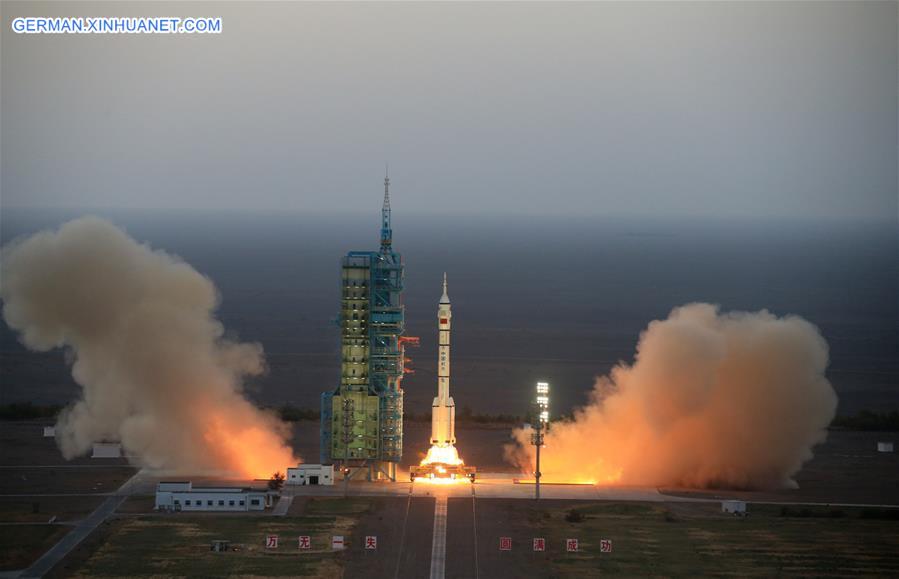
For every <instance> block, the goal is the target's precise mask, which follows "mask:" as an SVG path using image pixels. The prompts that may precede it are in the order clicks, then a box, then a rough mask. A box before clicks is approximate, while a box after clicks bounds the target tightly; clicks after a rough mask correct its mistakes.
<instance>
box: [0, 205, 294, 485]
mask: <svg viewBox="0 0 899 579" xmlns="http://www.w3.org/2000/svg"><path fill="white" fill-rule="evenodd" d="M0 297H2V299H3V317H4V319H5V320H6V323H7V324H8V325H9V326H10V328H12V329H14V330H17V331H18V332H19V333H20V335H21V340H22V342H23V343H24V344H25V345H26V346H27V347H28V348H30V349H32V350H37V351H48V350H51V349H53V348H58V347H63V348H66V349H67V350H68V351H69V353H70V355H71V356H70V359H71V360H72V376H73V377H74V379H75V381H76V382H77V383H78V384H79V385H80V386H81V388H82V397H81V399H80V400H78V401H77V402H75V404H73V405H72V406H70V407H69V408H67V409H66V410H64V411H63V413H62V414H61V415H60V418H59V423H58V424H57V442H58V444H59V446H60V449H61V450H62V453H63V455H64V456H65V457H66V458H72V457H75V456H79V455H82V454H85V453H86V452H88V451H89V450H90V448H91V446H92V444H93V443H94V442H98V441H103V440H110V441H121V443H122V446H123V447H124V449H125V451H126V454H127V455H128V456H129V457H130V458H131V460H132V461H133V462H135V463H136V464H138V465H140V466H149V467H155V468H166V469H175V470H206V469H216V470H227V471H232V472H234V473H237V474H240V475H244V476H248V477H254V478H255V477H267V476H270V475H271V474H272V473H273V472H275V471H283V470H284V469H285V468H286V467H287V466H289V465H291V464H296V462H297V459H296V458H295V457H294V456H293V452H292V451H291V449H290V448H289V446H288V445H287V444H286V440H287V438H288V436H289V431H288V428H287V427H286V426H285V425H284V424H283V423H281V422H280V421H279V420H277V419H276V418H275V417H273V416H271V415H269V414H267V413H265V412H263V411H261V410H259V409H258V408H256V407H255V406H254V405H253V404H251V403H250V402H249V401H248V400H247V399H246V398H245V397H244V396H243V394H242V382H243V379H244V378H245V377H247V376H253V375H258V374H261V373H262V372H264V370H265V360H264V358H263V355H262V347H261V346H260V345H259V344H254V343H240V342H235V341H232V340H228V339H225V338H224V337H223V336H224V328H223V327H222V325H221V323H220V322H219V321H218V320H216V319H215V317H214V315H213V314H214V311H215V308H216V307H217V305H218V295H217V293H216V289H215V286H214V285H213V284H212V282H211V281H210V280H209V279H208V278H206V277H204V276H203V275H201V274H200V273H198V272H197V271H196V270H194V269H193V268H192V267H190V266H189V265H188V264H186V263H184V262H183V261H181V260H180V259H178V258H176V257H174V256H171V255H168V254H166V253H163V252H160V251H153V250H152V249H150V248H149V247H147V246H146V245H141V244H139V243H137V242H136V241H135V240H133V239H132V238H130V237H128V235H127V234H125V232H124V231H122V230H121V229H119V228H117V227H115V226H114V225H112V224H111V223H109V222H107V221H104V220H102V219H97V218H82V219H76V220H74V221H71V222H69V223H66V224H64V225H63V226H62V227H61V228H60V229H59V230H58V231H45V232H40V233H37V234H35V235H33V236H31V237H29V238H27V239H23V240H18V241H16V242H14V243H12V244H11V245H9V246H7V247H4V249H3V260H2V285H0Z"/></svg>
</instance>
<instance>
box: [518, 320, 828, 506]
mask: <svg viewBox="0 0 899 579" xmlns="http://www.w3.org/2000/svg"><path fill="white" fill-rule="evenodd" d="M827 364H828V348H827V344H826V342H825V341H824V339H823V338H822V336H821V334H820V333H819V332H818V330H817V329H816V328H815V327H814V326H813V325H812V324H810V323H808V322H807V321H805V320H803V319H801V318H799V317H796V316H787V317H784V318H778V317H776V316H774V315H772V314H770V313H768V312H767V311H760V312H756V313H745V312H738V313H727V314H722V313H719V312H718V309H717V308H716V307H715V306H712V305H708V304H690V305H687V306H683V307H680V308H676V309H675V310H673V311H672V312H671V314H670V315H669V317H668V319H666V320H663V321H654V322H652V323H650V324H649V327H648V328H647V329H646V330H645V331H644V332H643V333H642V334H641V336H640V341H639V344H638V346H637V354H636V356H635V361H634V364H633V365H627V364H624V363H620V364H619V365H618V366H616V367H615V368H614V369H613V370H612V372H611V375H610V376H609V377H602V378H599V379H598V380H597V382H596V385H595V386H594V389H593V391H592V393H591V398H590V402H589V403H588V404H587V405H586V406H584V407H582V408H579V409H577V410H576V411H575V413H574V416H573V418H572V419H571V420H567V421H561V422H558V423H554V424H552V425H551V429H550V431H549V433H548V434H547V435H546V438H545V443H546V444H545V446H544V452H542V453H541V472H542V473H543V475H544V477H545V478H546V479H547V480H550V479H551V480H593V481H597V482H599V483H622V484H640V485H677V486H690V487H712V486H727V487H736V488H774V487H795V486H796V483H795V482H794V481H793V480H792V477H793V475H795V474H796V472H798V471H799V469H800V468H801V466H802V464H803V463H804V462H806V461H807V460H809V459H810V458H811V457H812V447H813V446H814V445H815V444H817V443H820V442H822V441H823V440H824V439H825V438H826V436H827V431H826V428H827V425H828V424H829V423H830V421H831V420H832V419H833V416H834V413H835V411H836V406H837V396H836V393H835V392H834V390H833V388H832V386H831V385H830V383H829V382H828V381H827V379H826V378H825V375H824V372H825V369H826V367H827ZM513 436H514V438H515V440H516V443H514V444H511V445H508V446H507V447H506V458H507V460H509V461H511V462H512V463H513V464H517V465H518V466H520V467H521V468H522V470H523V471H525V472H532V471H533V470H534V462H535V461H534V450H535V449H534V447H533V446H531V445H530V440H529V431H527V430H524V429H516V430H515V431H514V432H513Z"/></svg>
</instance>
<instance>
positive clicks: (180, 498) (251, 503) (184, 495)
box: [155, 482, 271, 511]
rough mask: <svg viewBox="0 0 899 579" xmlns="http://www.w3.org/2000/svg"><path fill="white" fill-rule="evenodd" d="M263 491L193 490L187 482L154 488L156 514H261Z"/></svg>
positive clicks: (264, 503)
mask: <svg viewBox="0 0 899 579" xmlns="http://www.w3.org/2000/svg"><path fill="white" fill-rule="evenodd" d="M270 506H271V502H270V499H269V495H268V493H267V492H266V491H264V490H259V489H249V488H241V487H195V486H193V484H192V483H190V482H160V483H159V484H158V485H156V507H155V508H156V510H157V511H262V510H265V508H266V507H270Z"/></svg>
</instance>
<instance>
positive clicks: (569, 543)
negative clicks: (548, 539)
mask: <svg viewBox="0 0 899 579" xmlns="http://www.w3.org/2000/svg"><path fill="white" fill-rule="evenodd" d="M565 550H566V551H568V552H569V553H575V552H577V539H565Z"/></svg>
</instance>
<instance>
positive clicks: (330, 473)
mask: <svg viewBox="0 0 899 579" xmlns="http://www.w3.org/2000/svg"><path fill="white" fill-rule="evenodd" d="M287 484H289V485H332V484H334V465H333V464H301V465H298V466H297V467H296V468H288V469H287Z"/></svg>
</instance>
